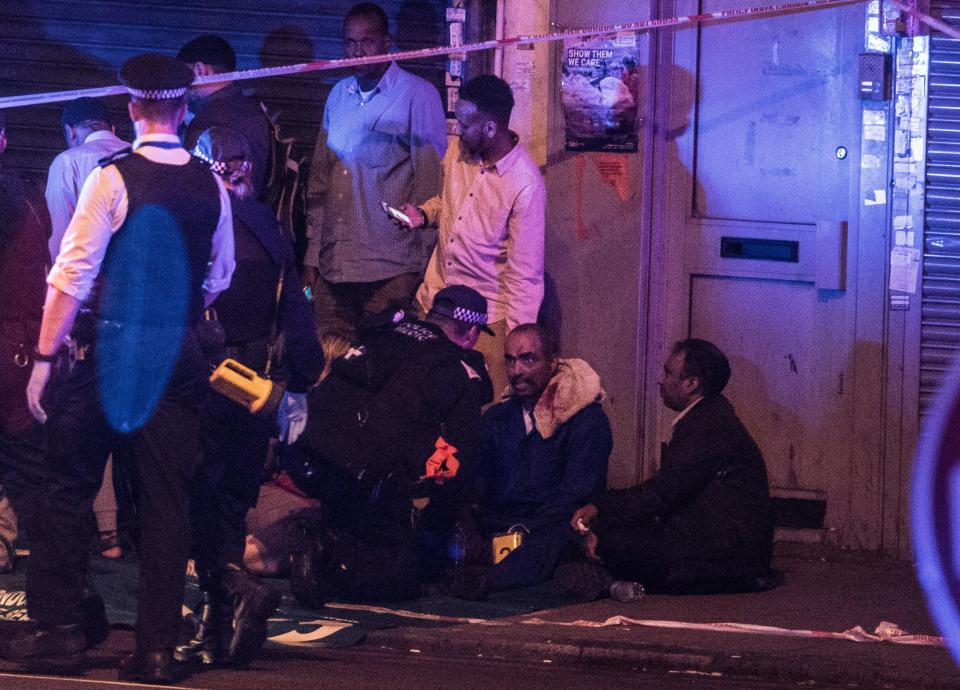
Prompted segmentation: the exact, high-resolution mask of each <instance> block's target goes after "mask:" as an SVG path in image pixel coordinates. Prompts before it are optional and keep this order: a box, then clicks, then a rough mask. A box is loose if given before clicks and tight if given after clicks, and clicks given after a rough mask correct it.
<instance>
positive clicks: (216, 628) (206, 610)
mask: <svg viewBox="0 0 960 690" xmlns="http://www.w3.org/2000/svg"><path fill="white" fill-rule="evenodd" d="M224 598H225V597H224V596H223V595H220V596H217V595H214V594H211V593H210V592H204V593H203V603H202V604H201V605H200V616H199V619H200V620H199V623H198V624H197V631H196V633H195V634H194V636H193V639H191V640H190V641H189V642H185V643H184V644H181V645H177V647H176V649H174V650H173V658H174V659H176V660H177V661H185V662H199V663H201V664H218V663H222V662H224V661H226V660H227V657H228V656H229V653H230V637H231V635H232V634H233V607H232V606H231V605H230V604H227V603H225V602H224V601H223V599H224Z"/></svg>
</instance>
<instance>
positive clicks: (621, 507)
mask: <svg viewBox="0 0 960 690" xmlns="http://www.w3.org/2000/svg"><path fill="white" fill-rule="evenodd" d="M729 378H730V364H729V362H728V361H727V358H726V357H725V356H724V354H723V353H722V352H721V351H720V350H719V349H718V348H717V347H716V346H715V345H713V344H712V343H709V342H707V341H705V340H698V339H695V338H691V339H688V340H683V341H681V342H678V343H677V344H676V345H674V347H673V350H672V351H671V353H670V357H669V358H668V359H667V362H666V364H665V365H664V367H663V377H662V379H661V381H660V396H661V397H662V398H663V402H664V404H665V405H666V406H667V407H669V408H670V409H672V410H675V411H677V412H679V413H680V414H679V415H678V416H677V418H676V419H675V420H674V421H673V425H674V429H673V437H672V438H671V439H670V442H669V443H668V444H667V445H666V446H665V447H664V450H663V453H662V457H661V463H660V470H659V471H658V472H657V474H656V475H654V476H653V477H652V478H651V479H649V480H648V481H646V482H643V483H642V484H640V485H638V486H635V487H632V488H630V489H623V490H615V491H607V492H606V493H604V494H603V495H601V496H599V497H598V498H597V499H596V500H595V501H594V502H593V503H590V504H587V505H585V506H583V507H582V508H580V509H578V510H577V511H576V512H575V513H574V515H573V518H572V520H571V524H572V525H573V527H574V529H577V530H579V531H580V532H581V533H582V534H583V537H584V550H585V552H586V555H587V556H588V558H590V559H591V561H592V562H590V563H573V564H569V565H567V566H563V568H562V569H561V570H558V571H557V574H556V576H555V577H556V581H557V583H558V585H560V587H561V589H563V590H565V591H567V592H569V593H571V594H575V595H578V596H581V597H586V598H592V597H595V596H599V595H600V594H602V593H603V592H604V590H605V589H606V588H608V587H610V585H611V583H612V582H613V580H614V579H618V580H629V581H635V582H640V583H642V584H643V585H644V587H645V588H646V589H647V590H648V591H660V592H663V591H667V592H674V593H680V592H697V593H712V592H732V591H749V590H753V589H758V588H763V587H765V586H766V584H767V583H768V582H769V565H770V556H771V551H772V543H773V521H772V515H771V510H770V499H769V490H768V486H767V472H766V468H765V466H764V463H763V456H762V455H761V454H760V450H759V448H757V444H756V443H754V441H753V439H752V438H751V437H750V434H749V433H748V432H747V430H746V429H745V428H744V426H743V424H742V423H741V422H740V420H739V419H738V418H737V415H736V413H735V412H734V410H733V406H732V405H731V404H730V402H729V401H728V400H727V399H726V398H725V397H724V396H723V395H722V394H721V392H722V391H723V388H724V386H726V384H727V381H728V380H729ZM601 564H602V565H601ZM627 589H629V588H625V587H619V588H618V587H617V586H616V585H615V586H614V587H613V589H612V590H611V593H612V594H614V595H616V594H617V593H618V591H620V590H627ZM618 598H620V597H618Z"/></svg>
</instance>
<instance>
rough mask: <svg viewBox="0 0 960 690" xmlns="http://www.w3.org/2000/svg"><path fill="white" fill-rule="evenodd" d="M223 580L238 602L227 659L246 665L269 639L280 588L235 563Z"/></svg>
mask: <svg viewBox="0 0 960 690" xmlns="http://www.w3.org/2000/svg"><path fill="white" fill-rule="evenodd" d="M223 584H224V587H225V588H226V590H227V593H228V595H229V596H230V597H231V598H232V599H233V601H234V602H235V604H234V609H233V635H232V636H231V637H230V644H229V652H228V654H227V661H228V662H230V663H232V664H235V665H237V666H246V665H247V664H248V663H250V661H251V660H252V659H253V657H254V656H256V654H257V653H258V652H259V651H260V649H261V648H262V647H263V643H264V642H265V641H266V639H267V621H268V620H269V619H270V616H272V615H273V614H274V612H275V611H276V610H277V607H278V606H280V592H278V591H276V590H274V589H271V588H270V587H268V586H267V585H266V584H264V583H263V582H262V581H261V580H260V578H258V577H256V576H254V575H251V574H250V573H248V572H246V571H245V570H243V569H242V568H240V567H239V566H235V565H230V566H228V569H227V572H226V573H225V574H224V578H223Z"/></svg>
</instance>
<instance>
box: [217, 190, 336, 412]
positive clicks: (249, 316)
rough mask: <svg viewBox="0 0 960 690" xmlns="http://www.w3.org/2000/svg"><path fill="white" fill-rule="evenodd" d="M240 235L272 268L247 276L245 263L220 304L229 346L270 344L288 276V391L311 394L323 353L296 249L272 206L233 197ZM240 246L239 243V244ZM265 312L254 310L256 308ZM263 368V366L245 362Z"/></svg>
mask: <svg viewBox="0 0 960 690" xmlns="http://www.w3.org/2000/svg"><path fill="white" fill-rule="evenodd" d="M230 200H231V204H232V207H233V224H234V232H235V233H238V234H239V233H241V232H244V229H246V230H247V231H249V232H250V233H251V234H252V235H253V236H254V237H255V238H256V239H257V241H258V242H259V243H260V245H262V248H263V251H264V252H266V254H267V255H268V256H269V257H270V260H271V262H272V266H271V267H270V269H269V270H268V271H267V273H266V274H264V275H259V274H258V275H256V276H244V275H242V271H243V268H242V267H241V266H240V264H239V257H238V267H237V272H235V273H234V277H233V283H232V284H231V285H230V287H229V288H228V289H227V290H226V291H225V292H223V293H222V294H221V295H220V296H219V297H218V298H217V301H216V302H215V303H214V305H213V307H214V309H216V310H217V313H218V314H219V316H220V320H221V322H223V326H224V329H225V331H226V335H227V343H228V344H237V343H247V342H253V341H265V340H267V339H268V338H269V335H270V332H271V327H272V324H273V312H274V308H275V307H274V304H275V301H276V289H277V284H278V278H279V276H280V273H281V272H283V276H284V278H283V291H282V293H281V295H280V302H279V305H278V307H279V308H278V309H277V332H278V333H282V334H283V336H284V342H285V348H286V350H285V358H284V361H285V364H286V367H287V370H288V372H287V373H288V379H287V387H288V388H289V389H290V390H291V391H294V392H298V393H302V392H305V391H306V390H307V389H308V388H309V387H310V386H312V385H313V384H314V383H316V381H317V379H318V378H320V373H321V372H322V371H323V350H322V349H321V347H320V343H319V341H318V340H317V334H316V328H315V326H314V318H313V306H312V305H311V304H310V303H309V302H307V299H306V297H304V295H303V291H302V290H301V286H302V283H301V281H300V276H299V275H298V274H297V269H296V265H295V261H294V256H293V244H292V243H291V241H290V236H289V234H287V233H286V231H285V228H284V227H283V226H282V225H281V224H280V222H279V221H277V219H276V217H274V215H273V211H272V210H271V209H270V207H269V206H267V205H266V204H264V203H263V202H261V201H257V200H256V199H250V198H248V199H238V198H237V197H236V196H234V195H233V194H231V195H230ZM238 241H239V240H238ZM254 304H256V305H260V308H259V309H258V308H253V305H254ZM244 363H245V364H247V365H248V366H253V367H254V368H259V367H260V366H262V364H261V363H260V362H256V361H251V362H244Z"/></svg>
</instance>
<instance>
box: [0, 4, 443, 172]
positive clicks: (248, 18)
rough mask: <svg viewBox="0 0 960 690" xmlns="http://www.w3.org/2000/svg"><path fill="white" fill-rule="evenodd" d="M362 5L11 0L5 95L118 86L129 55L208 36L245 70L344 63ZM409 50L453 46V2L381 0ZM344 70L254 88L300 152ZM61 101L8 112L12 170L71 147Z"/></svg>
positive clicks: (37, 164)
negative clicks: (350, 28) (344, 35)
mask: <svg viewBox="0 0 960 690" xmlns="http://www.w3.org/2000/svg"><path fill="white" fill-rule="evenodd" d="M353 4H354V3H353V0H343V1H332V2H322V3H321V2H317V1H316V0H276V1H275V2H270V3H265V2H262V1H261V0H199V1H197V0H2V2H0V65H2V68H0V96H9V95H16V94H27V93H39V92H44V91H55V90H65V89H74V88H84V87H92V86H104V85H109V84H114V83H116V79H115V74H116V72H117V69H118V68H119V66H120V64H122V62H123V61H124V60H126V59H127V58H128V57H131V56H132V55H136V54H138V53H143V52H161V53H167V54H176V52H177V50H179V48H180V46H182V45H183V44H184V43H186V42H187V41H188V40H190V39H191V38H194V37H195V36H198V35H200V34H203V33H217V34H220V35H222V36H223V37H224V38H226V39H227V40H228V41H230V43H231V44H232V45H233V47H234V49H235V50H236V52H237V60H238V68H239V69H252V68H257V67H267V66H275V65H282V64H291V63H297V62H306V61H309V60H312V59H316V58H335V57H341V56H342V51H341V43H340V35H341V27H342V20H343V15H344V13H345V12H346V11H347V9H349V7H350V6H351V5H353ZM379 4H380V5H381V6H382V7H383V8H384V9H385V10H386V12H387V14H388V15H389V17H390V20H391V30H392V32H393V34H394V38H395V42H396V44H397V46H398V47H399V48H400V49H412V48H425V47H430V46H434V45H443V44H446V42H447V36H446V32H447V30H446V24H445V7H446V4H447V3H446V1H445V0H432V1H423V2H410V1H409V0H405V1H402V0H380V3H379ZM444 64H445V63H444V62H443V60H431V61H422V62H419V63H417V62H414V63H410V67H411V69H412V70H413V71H415V72H417V73H419V74H421V75H422V76H425V77H426V78H428V79H430V81H432V82H433V83H435V84H437V86H438V87H440V86H442V84H443V70H444ZM342 76H343V74H342V73H334V72H325V73H313V74H306V75H299V76H296V77H285V78H275V79H263V80H257V81H254V82H250V83H248V84H247V89H248V91H250V92H252V93H253V94H254V95H256V96H257V97H259V98H261V99H262V100H263V101H264V102H265V103H266V104H267V105H268V106H269V107H270V108H271V109H273V110H274V111H275V112H279V113H280V123H281V125H282V128H283V133H284V135H285V136H288V137H289V136H292V137H294V138H295V139H296V140H297V142H298V144H299V153H301V154H304V155H309V154H310V153H311V152H312V150H313V143H314V140H315V138H316V133H317V127H318V126H319V122H320V113H321V111H322V108H323V102H324V99H325V98H326V95H327V93H328V91H329V89H330V86H331V85H332V84H333V82H334V81H336V80H337V79H339V78H341V77H342ZM110 103H111V105H112V106H113V107H114V109H115V114H116V121H117V123H118V133H120V134H121V135H123V136H124V137H126V138H129V137H130V136H131V130H130V125H129V122H128V119H127V116H126V112H125V99H124V98H123V97H119V96H118V97H113V98H111V100H110ZM61 109H62V104H53V105H50V106H34V107H30V108H17V109H11V110H7V111H5V113H6V116H7V129H8V135H9V140H10V146H9V148H8V149H7V152H6V153H5V154H4V156H3V165H4V167H9V168H15V169H19V170H22V171H24V172H28V173H31V174H36V175H37V176H40V177H45V176H46V170H47V168H48V166H49V165H50V161H52V160H53V157H54V156H55V155H56V154H57V153H59V152H60V151H61V150H62V149H63V147H64V143H63V135H62V132H61V129H60V112H61Z"/></svg>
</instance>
